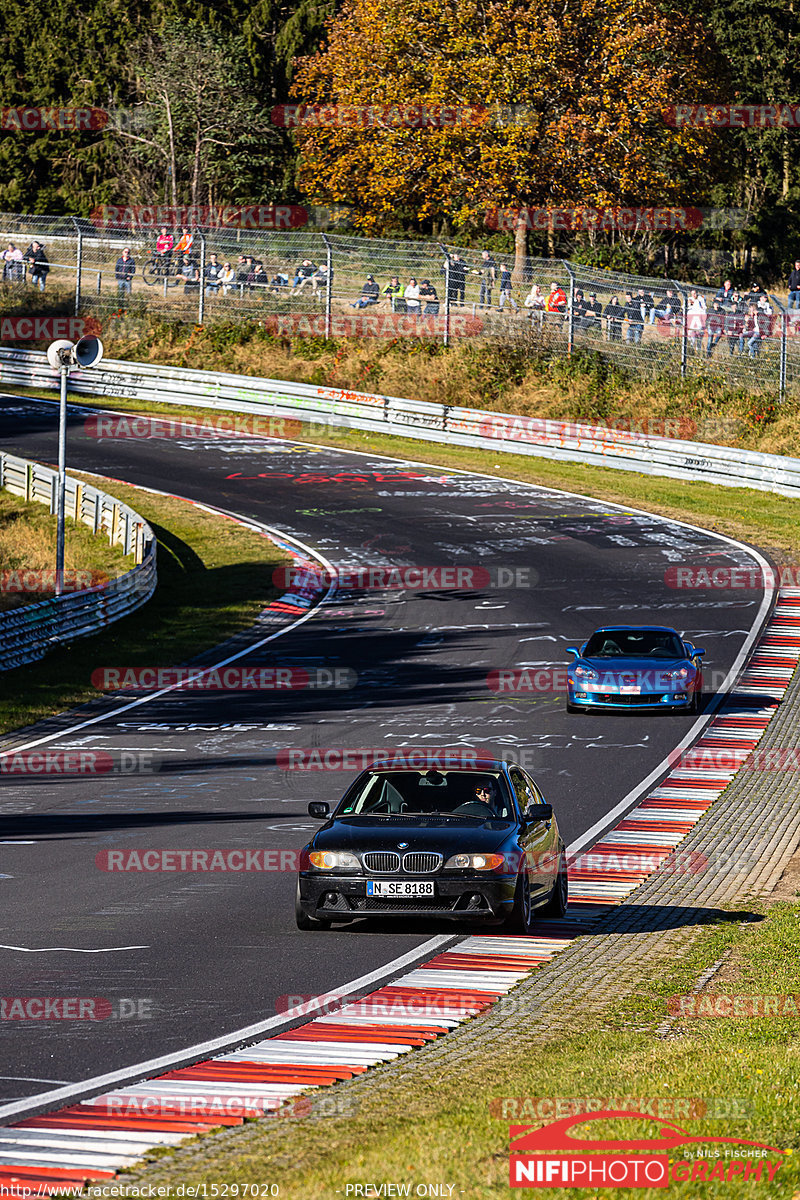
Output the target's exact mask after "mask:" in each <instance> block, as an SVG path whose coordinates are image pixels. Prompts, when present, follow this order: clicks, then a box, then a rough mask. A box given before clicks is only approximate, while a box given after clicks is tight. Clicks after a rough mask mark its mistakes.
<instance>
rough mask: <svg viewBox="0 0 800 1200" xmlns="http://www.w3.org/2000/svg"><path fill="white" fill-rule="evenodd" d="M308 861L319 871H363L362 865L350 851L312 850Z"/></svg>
mask: <svg viewBox="0 0 800 1200" xmlns="http://www.w3.org/2000/svg"><path fill="white" fill-rule="evenodd" d="M308 861H309V862H310V864H311V866H312V868H313V869H315V870H317V871H360V870H361V863H360V862H359V861H358V859H357V858H356V856H355V854H351V853H350V852H349V850H312V852H311V853H310V854H309V856H308Z"/></svg>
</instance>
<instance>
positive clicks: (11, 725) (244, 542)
mask: <svg viewBox="0 0 800 1200" xmlns="http://www.w3.org/2000/svg"><path fill="white" fill-rule="evenodd" d="M70 474H71V475H74V476H75V477H77V478H78V479H86V481H87V482H90V483H94V484H95V485H97V483H98V479H97V476H83V475H81V474H79V473H78V472H70ZM101 486H102V488H103V490H104V491H105V492H107V493H109V494H110V495H113V496H117V497H119V499H121V500H123V501H124V502H125V503H126V504H129V505H130V506H131V508H133V509H135V510H136V512H138V513H140V514H141V516H143V517H144V518H145V519H146V520H147V521H149V523H150V525H151V526H152V528H153V529H154V531H155V533H156V535H157V538H158V587H157V589H156V592H155V595H154V596H153V598H152V599H151V600H150V601H149V602H148V603H147V604H146V605H145V606H144V607H143V608H141V609H139V610H138V611H137V612H135V613H132V614H131V615H130V616H128V617H124V618H123V619H122V620H121V621H117V622H116V623H115V624H114V625H111V626H109V628H108V629H107V630H106V631H105V632H104V633H101V634H98V635H97V636H96V637H91V638H86V639H83V640H81V641H77V642H74V643H73V644H72V645H71V646H65V647H63V648H61V649H59V650H56V651H55V652H54V653H52V654H49V655H48V656H47V657H46V658H44V659H42V660H41V662H38V663H33V664H31V665H28V666H24V667H18V668H16V669H15V670H12V671H3V672H2V673H0V732H4V733H5V732H8V731H9V730H12V729H16V728H18V727H19V726H26V725H30V724H32V723H33V722H34V721H37V720H40V719H41V718H42V717H47V716H51V715H52V714H53V713H57V712H61V711H63V710H64V709H65V708H69V707H72V706H73V705H76V704H82V703H85V702H86V701H88V700H93V699H96V698H97V696H98V694H99V693H98V692H97V691H96V690H95V689H94V688H93V687H92V685H91V682H90V679H91V674H92V671H93V670H95V669H96V668H97V667H98V666H111V665H114V666H117V665H119V666H157V667H158V666H160V667H169V666H175V665H176V664H178V663H181V662H184V661H186V660H187V659H189V658H192V657H193V656H194V655H196V654H198V653H200V652H202V651H203V650H206V649H210V648H211V647H212V646H215V645H217V644H218V643H219V642H222V641H224V640H225V639H226V638H228V637H231V636H232V635H233V634H235V633H237V632H239V631H240V630H242V629H245V628H247V626H248V625H249V624H251V623H252V621H253V620H254V619H255V617H256V616H257V615H258V613H259V612H260V611H261V610H262V609H263V608H264V607H265V605H267V604H269V602H270V601H271V600H272V599H274V598H275V596H276V595H277V592H278V589H276V587H275V585H274V584H273V581H272V574H273V572H274V570H275V568H276V567H277V566H280V565H281V564H283V563H285V562H286V561H287V556H286V555H285V554H284V552H283V551H280V550H278V548H277V547H276V546H275V545H273V543H272V542H271V541H269V539H268V538H265V537H261V536H260V535H259V534H256V533H253V532H252V531H251V530H248V529H244V528H242V527H241V526H239V525H237V524H236V523H235V522H234V521H230V520H227V519H226V518H224V517H218V516H214V515H212V514H210V513H204V512H202V511H201V510H200V509H198V508H197V507H196V506H194V505H192V504H189V503H188V502H186V501H183V500H172V499H169V498H167V497H162V496H152V495H149V494H148V493H146V492H141V491H139V490H138V489H136V488H134V487H129V486H128V485H126V484H119V483H112V482H106V481H103V483H102V485H101ZM1 494H2V493H0V495H1ZM30 507H32V508H36V509H40V508H41V506H40V505H31V506H30ZM49 519H51V520H52V518H49ZM81 528H83V527H81V526H78V527H77V529H81ZM86 532H87V533H89V531H88V530H87V531H86ZM89 536H91V534H89ZM72 539H73V530H70V531H69V535H68V543H72Z"/></svg>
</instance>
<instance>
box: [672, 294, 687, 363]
mask: <svg viewBox="0 0 800 1200" xmlns="http://www.w3.org/2000/svg"><path fill="white" fill-rule="evenodd" d="M670 283H671V284H672V286H673V287H674V288H677V289H678V295H679V296H680V298H681V306H682V308H683V320H682V321H681V379H685V378H686V363H687V361H688V358H689V312H688V299H689V297H688V296H687V294H686V292H685V290H684V289H683V288H682V287H681V285H680V284H679V283H678V282H677V281H676V280H675V279H671V280H670Z"/></svg>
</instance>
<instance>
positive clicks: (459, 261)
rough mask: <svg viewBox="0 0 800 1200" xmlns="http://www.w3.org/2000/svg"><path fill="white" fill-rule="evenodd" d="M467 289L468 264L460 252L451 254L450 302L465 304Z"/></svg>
mask: <svg viewBox="0 0 800 1200" xmlns="http://www.w3.org/2000/svg"><path fill="white" fill-rule="evenodd" d="M466 291H467V264H466V263H465V262H464V260H463V258H462V257H461V255H460V254H451V255H450V303H451V304H463V303H464V297H465V295H466Z"/></svg>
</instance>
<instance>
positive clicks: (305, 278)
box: [291, 258, 317, 296]
mask: <svg viewBox="0 0 800 1200" xmlns="http://www.w3.org/2000/svg"><path fill="white" fill-rule="evenodd" d="M316 270H317V264H316V263H313V262H312V261H311V259H310V258H304V259H303V261H302V262H301V263H300V266H299V267H298V268H297V270H296V271H295V273H294V282H293V283H292V293H291V294H292V295H293V296H296V295H297V293H298V292H302V290H303V288H304V287H305V286H306V284H307V283H310V282H311V280H312V279H313V278H314V274H315V272H316Z"/></svg>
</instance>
